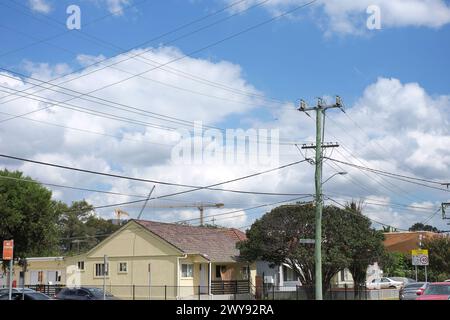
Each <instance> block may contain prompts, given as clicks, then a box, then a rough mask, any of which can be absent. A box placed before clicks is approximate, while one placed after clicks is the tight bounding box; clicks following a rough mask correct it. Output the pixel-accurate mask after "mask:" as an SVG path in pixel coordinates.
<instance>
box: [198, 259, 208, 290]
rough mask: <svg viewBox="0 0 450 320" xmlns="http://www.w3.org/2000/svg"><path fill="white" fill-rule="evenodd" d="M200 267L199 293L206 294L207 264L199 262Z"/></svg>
mask: <svg viewBox="0 0 450 320" xmlns="http://www.w3.org/2000/svg"><path fill="white" fill-rule="evenodd" d="M199 268H200V293H202V294H208V266H207V265H206V264H202V263H200V264H199Z"/></svg>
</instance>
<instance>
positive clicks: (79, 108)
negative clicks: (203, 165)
mask: <svg viewBox="0 0 450 320" xmlns="http://www.w3.org/2000/svg"><path fill="white" fill-rule="evenodd" d="M0 69H1V68H0ZM2 76H6V77H10V78H13V77H11V76H8V75H4V74H3V75H2ZM0 88H5V89H8V90H10V91H14V93H13V94H16V95H19V96H21V97H24V98H26V99H30V100H34V101H38V102H42V103H46V104H50V103H51V104H52V105H50V106H47V107H43V108H39V109H35V110H32V111H29V112H26V113H23V114H20V115H13V116H12V117H10V118H7V119H3V120H0V123H4V122H6V121H9V120H13V119H16V118H23V117H24V116H27V115H30V114H33V113H36V112H38V111H42V110H45V109H49V108H50V107H53V106H58V107H61V108H63V109H69V110H73V111H76V112H80V113H84V114H90V115H95V116H97V117H101V118H106V119H112V120H116V121H120V122H124V123H130V124H135V125H140V126H144V127H150V128H156V129H161V130H168V131H175V130H177V128H175V127H168V126H163V125H160V124H155V123H151V122H145V121H141V120H137V119H133V118H129V117H124V116H120V115H116V114H112V113H108V112H104V111H98V110H94V109H90V108H86V107H82V106H79V105H76V104H73V103H67V101H70V100H74V99H76V98H77V97H76V96H75V98H73V99H68V100H64V101H57V100H54V99H50V98H47V97H43V96H39V95H35V94H31V93H28V94H26V95H25V94H22V93H20V90H16V89H13V88H10V87H8V86H3V85H0ZM51 90H52V89H51ZM0 91H2V92H5V91H3V90H0ZM33 97H35V98H33ZM84 100H86V99H84ZM88 101H91V102H94V103H99V102H96V101H92V100H88ZM107 101H108V100H107ZM100 104H102V103H100ZM115 104H117V105H121V106H124V107H127V108H131V109H135V110H138V111H142V112H144V113H142V112H137V111H134V110H126V109H123V108H121V107H116V106H111V105H106V104H104V105H105V106H107V107H110V108H114V109H118V110H122V111H127V112H130V113H134V114H137V115H142V116H146V117H150V118H155V119H157V120H162V121H167V122H173V123H175V124H179V125H184V126H195V125H196V123H194V122H190V121H187V120H184V119H180V118H174V117H169V116H165V115H162V114H158V113H154V112H150V111H146V110H144V109H139V108H135V107H130V106H128V105H126V104H121V103H115ZM146 113H149V114H146ZM153 114H157V115H158V116H154V115H153ZM160 116H161V117H167V118H168V119H165V118H161V117H160ZM172 119H176V120H175V121H174V120H172ZM198 126H199V127H201V128H202V129H204V128H211V129H216V130H219V131H221V132H222V133H225V134H226V129H224V128H219V127H214V126H207V125H203V124H200V123H199V124H198ZM237 138H238V139H239V138H240V137H237ZM248 139H249V141H253V142H256V143H258V144H259V143H266V142H263V141H260V139H265V140H267V141H269V142H270V143H274V144H278V145H290V144H292V143H294V142H287V141H286V142H281V141H283V140H281V139H280V140H281V141H280V142H276V141H272V139H270V138H269V137H265V136H259V135H257V136H255V137H254V139H251V137H250V136H249V137H248Z"/></svg>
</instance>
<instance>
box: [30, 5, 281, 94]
mask: <svg viewBox="0 0 450 320" xmlns="http://www.w3.org/2000/svg"><path fill="white" fill-rule="evenodd" d="M267 1H268V0H265V1H262V2H259V3H257V4H255V5H253V6H250V7H248V8H246V9H244V10H243V11H247V10H250V9H252V8H254V7H257V6H259V5H262V4H263V3H265V2H267ZM241 2H242V1H237V2H235V3H234V4H231V5H229V6H227V7H226V8H225V9H223V10H219V11H217V13H220V12H222V11H224V10H226V9H229V8H230V7H232V6H234V5H237V4H239V3H241ZM241 13H242V12H239V14H241ZM211 15H214V14H209V15H207V16H206V17H210V16H211ZM236 15H237V13H236V14H233V15H230V16H227V17H226V18H225V20H226V19H229V18H231V17H234V16H236ZM33 17H34V16H33ZM218 22H222V20H220V21H218ZM218 22H214V23H213V24H210V25H208V26H207V27H210V26H212V25H215V24H217V23H218ZM64 27H65V25H64ZM203 29H205V27H202V28H201V29H200V30H203ZM76 31H78V33H83V32H81V31H80V30H76ZM195 32H198V30H196V31H194V32H191V33H188V34H185V35H183V36H182V37H179V38H177V39H175V40H172V41H170V42H169V43H172V42H174V41H177V40H179V39H181V38H184V37H186V36H189V35H191V34H193V33H195ZM169 33H170V32H169ZM83 34H84V33H83ZM164 35H166V34H164ZM155 39H159V37H156V38H153V39H152V40H149V41H146V42H145V43H144V44H141V45H139V46H136V48H138V47H140V46H142V45H145V44H146V43H149V42H152V41H154V40H155ZM103 42H105V41H103ZM166 44H168V43H166ZM110 45H112V46H114V47H116V48H119V49H121V50H123V51H122V54H123V53H126V54H127V55H128V56H129V58H128V59H124V60H121V61H119V62H118V63H121V62H124V61H127V60H129V59H137V57H139V59H144V60H149V61H152V63H157V64H158V68H159V67H160V65H161V63H159V62H156V61H153V60H151V59H148V58H146V57H142V55H143V54H144V53H146V52H149V51H151V49H149V50H146V52H142V53H139V54H135V55H129V54H128V53H127V51H128V50H130V49H128V50H125V49H123V48H120V47H117V46H115V45H113V44H110ZM113 58H115V56H114V57H111V58H105V59H101V60H100V61H96V62H95V63H93V64H90V65H87V66H84V67H83V68H80V69H78V70H75V71H73V72H70V73H68V74H65V75H63V76H59V77H57V78H54V79H52V80H49V81H46V82H45V83H46V84H50V82H53V81H55V80H57V79H60V78H63V77H66V76H67V75H70V74H74V73H76V72H78V71H81V70H86V69H87V68H89V67H90V66H93V65H97V64H100V63H103V62H104V61H107V60H111V59H113ZM140 61H141V60H140ZM115 64H117V63H115ZM115 64H113V65H115ZM111 66H112V65H107V66H105V67H103V68H100V69H96V70H93V71H91V72H89V73H87V74H81V75H79V76H78V77H75V78H72V79H69V80H66V81H63V82H61V83H59V84H63V83H67V82H70V81H73V80H76V79H79V78H80V77H84V76H86V75H88V74H91V73H94V72H98V71H100V70H103V69H105V68H108V67H111ZM153 66H154V65H153ZM167 68H168V69H171V70H176V69H174V68H170V67H167ZM162 69H163V68H162ZM165 71H169V70H165ZM176 71H177V72H179V73H182V74H187V75H189V76H190V77H191V80H193V81H196V80H198V79H196V78H199V79H202V78H200V77H197V76H193V75H190V74H188V73H186V72H183V71H180V70H176ZM202 80H203V82H206V84H209V85H211V83H214V82H213V81H210V80H207V79H202ZM204 84H205V83H204ZM215 84H216V86H217V84H218V83H215ZM51 86H54V84H52V85H51ZM223 86H224V85H222V89H223V90H226V88H223ZM29 89H31V88H27V89H25V90H24V91H26V90H29ZM44 90H45V89H44ZM228 90H229V89H228ZM236 90H239V89H234V91H236ZM40 91H41V90H40ZM244 92H245V91H244ZM234 93H235V94H236V92H234ZM238 93H239V92H238ZM248 94H249V92H247V96H248ZM252 95H253V96H259V98H261V99H268V98H267V97H265V96H264V95H257V94H254V93H252ZM270 99H272V98H270ZM272 100H273V99H272ZM281 103H284V102H281Z"/></svg>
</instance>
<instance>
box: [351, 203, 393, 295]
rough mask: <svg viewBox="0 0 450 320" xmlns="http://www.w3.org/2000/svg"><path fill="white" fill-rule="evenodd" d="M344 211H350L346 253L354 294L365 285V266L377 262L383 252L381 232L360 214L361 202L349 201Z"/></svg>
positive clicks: (358, 292)
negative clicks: (348, 259)
mask: <svg viewBox="0 0 450 320" xmlns="http://www.w3.org/2000/svg"><path fill="white" fill-rule="evenodd" d="M345 210H346V211H348V212H349V213H352V214H351V215H350V216H349V217H348V219H349V221H348V223H349V224H351V225H352V228H351V230H350V232H351V234H350V235H349V246H348V248H349V251H348V254H349V256H350V258H351V262H350V264H349V266H348V269H349V271H350V273H351V274H352V277H353V283H354V286H353V287H354V290H355V296H358V295H359V294H360V289H361V288H362V287H364V286H365V282H366V276H367V274H366V273H367V267H368V266H369V265H370V264H373V263H374V262H378V261H379V260H380V258H381V257H382V256H383V255H384V254H385V248H384V245H383V240H384V235H383V233H382V232H380V231H377V230H375V229H372V228H371V222H370V220H369V219H368V218H367V217H365V216H364V215H363V214H362V203H355V202H351V203H348V204H347V205H346V208H345Z"/></svg>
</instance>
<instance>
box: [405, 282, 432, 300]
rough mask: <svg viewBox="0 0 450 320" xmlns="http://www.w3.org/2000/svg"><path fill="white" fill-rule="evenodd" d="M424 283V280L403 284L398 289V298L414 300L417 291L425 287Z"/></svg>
mask: <svg viewBox="0 0 450 320" xmlns="http://www.w3.org/2000/svg"><path fill="white" fill-rule="evenodd" d="M425 284H426V282H413V283H408V284H405V286H404V287H403V288H401V289H400V294H399V298H400V300H416V298H417V291H418V290H422V289H425Z"/></svg>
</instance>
